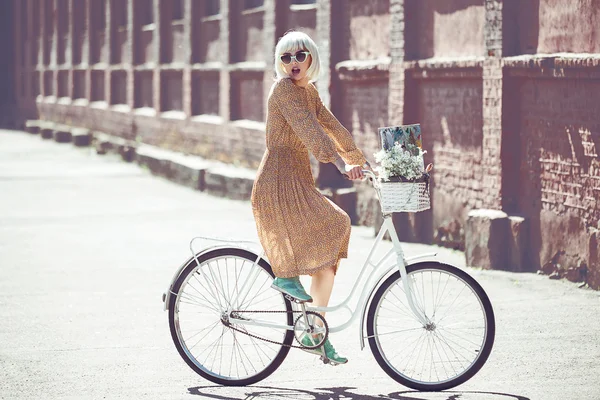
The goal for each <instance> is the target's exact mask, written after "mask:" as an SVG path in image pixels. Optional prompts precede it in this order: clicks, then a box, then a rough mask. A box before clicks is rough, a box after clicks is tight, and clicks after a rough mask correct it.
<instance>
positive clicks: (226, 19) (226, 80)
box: [219, 0, 235, 122]
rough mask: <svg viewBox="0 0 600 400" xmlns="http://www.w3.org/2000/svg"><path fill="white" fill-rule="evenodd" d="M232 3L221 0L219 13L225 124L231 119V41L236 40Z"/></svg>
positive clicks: (222, 100) (220, 80)
mask: <svg viewBox="0 0 600 400" xmlns="http://www.w3.org/2000/svg"><path fill="white" fill-rule="evenodd" d="M230 1H235V0H221V5H220V9H219V12H220V14H221V23H220V24H219V27H220V32H219V40H220V41H221V43H222V47H221V48H222V49H223V53H222V54H221V63H222V64H221V65H222V67H221V72H220V74H219V115H220V116H221V118H222V119H223V121H224V122H227V121H229V120H230V118H231V112H230V107H231V99H230V88H231V76H230V73H229V68H228V65H229V52H230V51H231V45H232V44H231V41H232V40H234V39H232V38H231V35H230V29H229V26H230V23H231V18H232V9H231V7H229V6H230Z"/></svg>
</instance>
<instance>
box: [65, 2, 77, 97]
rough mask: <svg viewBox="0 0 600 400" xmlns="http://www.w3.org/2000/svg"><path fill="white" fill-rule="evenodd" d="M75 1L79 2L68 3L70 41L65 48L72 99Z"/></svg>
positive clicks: (69, 93)
mask: <svg viewBox="0 0 600 400" xmlns="http://www.w3.org/2000/svg"><path fill="white" fill-rule="evenodd" d="M73 1H77V0H69V1H68V2H67V10H66V12H67V16H66V20H67V21H69V40H68V42H67V46H66V48H65V61H66V62H67V64H68V65H69V77H68V82H69V84H68V89H67V90H68V94H67V95H68V96H69V98H70V99H72V98H73V90H74V86H75V85H74V84H73V48H74V47H75V28H74V24H73Z"/></svg>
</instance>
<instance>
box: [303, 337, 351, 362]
mask: <svg viewBox="0 0 600 400" xmlns="http://www.w3.org/2000/svg"><path fill="white" fill-rule="evenodd" d="M313 340H314V341H313ZM315 342H316V339H313V338H312V336H311V335H309V334H305V335H304V336H303V337H302V340H300V343H302V344H303V345H305V346H314V344H315ZM323 349H325V355H324V354H323ZM302 350H304V351H306V352H308V353H312V354H316V355H319V356H321V360H323V362H325V363H327V361H325V356H327V357H326V359H327V360H329V364H331V365H338V364H346V363H347V362H348V359H347V358H346V357H342V356H340V355H339V354H338V353H337V352H336V351H335V349H334V348H333V345H332V344H331V342H330V341H329V338H327V339H326V340H325V343H324V344H323V346H322V347H318V348H316V349H302Z"/></svg>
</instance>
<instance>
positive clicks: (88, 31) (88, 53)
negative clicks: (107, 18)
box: [82, 0, 93, 101]
mask: <svg viewBox="0 0 600 400" xmlns="http://www.w3.org/2000/svg"><path fill="white" fill-rule="evenodd" d="M84 1H85V2H86V6H85V43H86V46H85V49H84V50H83V55H82V58H83V60H82V61H83V63H84V64H85V65H87V70H86V72H85V98H86V99H88V101H91V100H92V68H91V60H92V51H93V50H92V49H93V45H92V1H93V0H84Z"/></svg>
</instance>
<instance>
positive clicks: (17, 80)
mask: <svg viewBox="0 0 600 400" xmlns="http://www.w3.org/2000/svg"><path fill="white" fill-rule="evenodd" d="M21 1H23V0H21ZM12 11H13V12H12V14H13V17H12V18H13V21H15V23H13V32H12V34H13V37H14V47H13V48H14V58H13V60H14V61H13V63H12V64H13V78H14V84H13V87H12V91H13V93H12V98H13V101H16V102H17V103H18V104H20V103H21V102H22V97H23V95H22V93H21V80H22V79H23V78H22V75H23V70H24V69H25V68H26V67H27V66H23V65H21V60H22V55H21V53H22V52H23V51H25V38H24V37H23V36H22V35H21V33H22V32H23V30H22V29H21V21H22V17H21V3H20V2H19V3H17V2H14V4H13V10H12ZM15 66H19V67H18V68H15ZM24 67H25V68H24ZM0 117H2V114H0ZM0 122H2V121H0Z"/></svg>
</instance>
